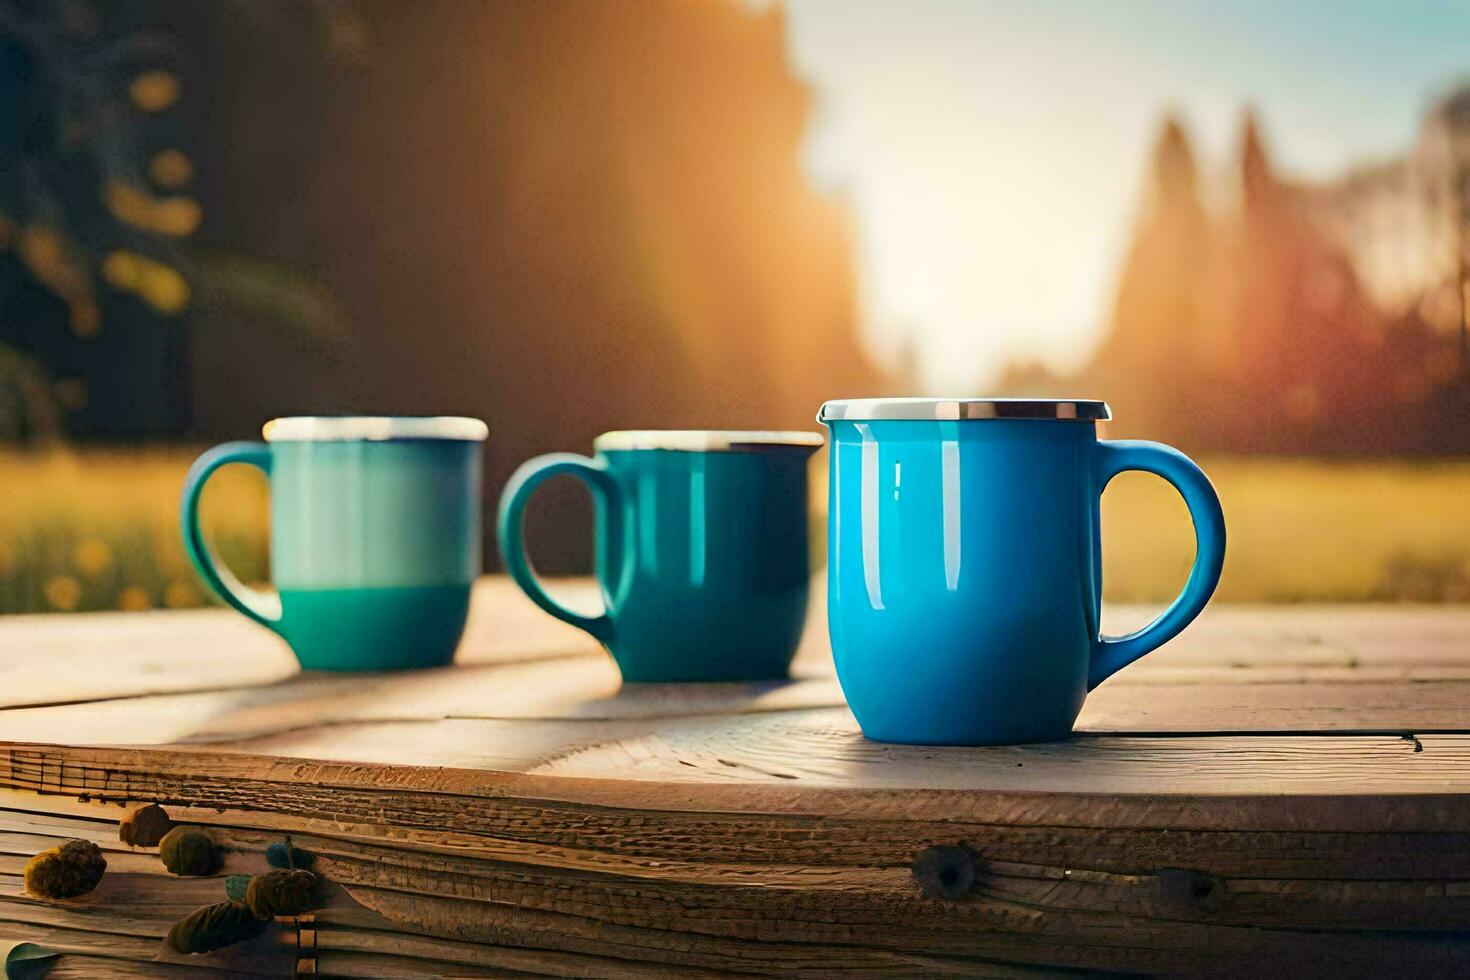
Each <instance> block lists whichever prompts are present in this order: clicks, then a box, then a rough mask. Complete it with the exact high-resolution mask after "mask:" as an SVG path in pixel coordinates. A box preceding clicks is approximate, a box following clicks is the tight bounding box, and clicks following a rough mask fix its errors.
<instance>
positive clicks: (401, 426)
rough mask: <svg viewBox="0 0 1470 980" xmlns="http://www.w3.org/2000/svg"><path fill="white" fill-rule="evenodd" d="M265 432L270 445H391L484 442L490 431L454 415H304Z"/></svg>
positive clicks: (272, 425) (268, 427)
mask: <svg viewBox="0 0 1470 980" xmlns="http://www.w3.org/2000/svg"><path fill="white" fill-rule="evenodd" d="M262 432H263V434H264V436H265V441H266V442H387V441H389V440H391V439H450V440H456V441H460V442H483V441H484V440H485V437H486V436H487V435H489V432H490V430H489V428H488V427H487V426H486V425H485V423H484V422H481V421H480V420H479V419H471V418H462V417H459V416H453V415H438V416H432V417H424V418H410V417H398V416H375V415H343V416H329V415H300V416H295V417H292V418H284V419H272V420H271V421H269V422H267V423H266V424H265V428H264V429H263V430H262Z"/></svg>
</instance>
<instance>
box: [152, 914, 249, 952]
mask: <svg viewBox="0 0 1470 980" xmlns="http://www.w3.org/2000/svg"><path fill="white" fill-rule="evenodd" d="M265 926H266V924H265V922H263V921H262V920H260V919H257V918H256V917H255V916H254V915H252V914H251V912H250V910H249V909H248V908H246V907H245V906H243V905H241V904H240V903H239V902H220V903H219V904H218V905H206V906H205V907H204V908H202V909H196V910H195V911H193V912H190V913H189V914H188V915H186V916H184V917H183V918H182V919H180V920H179V921H178V922H175V923H174V927H173V928H172V929H170V930H169V931H168V944H169V945H170V946H172V947H173V948H174V949H176V950H178V951H179V952H180V953H212V952H214V951H215V950H217V949H223V948H224V947H226V946H232V945H234V944H235V943H238V942H241V941H242V940H246V939H252V938H254V937H255V936H258V935H260V934H261V933H262V932H264V931H265Z"/></svg>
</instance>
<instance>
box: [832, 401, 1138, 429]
mask: <svg viewBox="0 0 1470 980" xmlns="http://www.w3.org/2000/svg"><path fill="white" fill-rule="evenodd" d="M1112 417H1113V411H1112V409H1110V408H1109V407H1108V403H1107V402H1105V401H1095V400H1092V399H1085V398H974V397H959V398H848V399H840V400H837V401H829V402H824V403H823V404H822V408H821V410H820V411H818V412H817V421H818V422H821V423H823V424H826V423H828V422H842V421H858V422H867V421H881V420H885V419H888V420H895V421H909V420H912V421H930V422H952V421H977V422H979V421H987V420H995V419H1040V420H1051V421H1059V422H1104V421H1107V420H1108V419H1111V418H1112Z"/></svg>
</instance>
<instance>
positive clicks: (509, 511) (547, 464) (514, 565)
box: [496, 453, 622, 643]
mask: <svg viewBox="0 0 1470 980" xmlns="http://www.w3.org/2000/svg"><path fill="white" fill-rule="evenodd" d="M554 476H575V477H577V478H578V479H580V480H581V481H582V482H584V483H586V484H587V488H588V489H589V490H590V491H591V492H592V494H593V496H594V497H597V498H599V499H600V500H601V502H602V505H603V507H604V509H605V510H606V511H607V512H608V514H609V515H613V514H616V513H617V512H618V508H619V507H620V506H621V505H622V490H621V489H620V488H619V486H618V482H617V478H616V477H614V476H613V475H612V473H611V472H610V471H609V470H608V468H607V464H605V463H603V462H602V461H601V460H597V459H590V458H588V457H586V456H578V455H576V454H575V453H548V454H547V455H545V456H537V457H536V458H535V459H530V460H527V461H526V462H524V463H522V464H521V466H520V468H519V469H517V470H516V471H515V473H513V474H511V478H510V482H509V483H507V484H506V485H505V490H504V491H503V492H502V493H501V495H500V513H499V517H498V520H497V521H496V537H497V538H499V540H500V557H501V560H502V561H504V562H505V569H506V571H507V572H509V573H510V577H511V578H512V579H514V580H515V583H516V584H517V585H519V586H520V587H521V589H522V591H524V592H525V593H526V595H528V596H530V597H531V601H532V602H534V603H536V605H538V606H540V607H541V608H542V609H544V610H545V611H546V612H548V613H550V614H551V615H553V616H555V617H556V618H557V619H560V620H561V621H563V622H566V623H571V624H572V625H573V626H575V627H577V628H578V629H581V630H586V631H587V632H588V633H591V634H592V635H593V636H594V637H596V638H597V639H598V640H600V641H601V642H603V643H607V642H608V641H609V640H610V639H611V638H612V631H613V622H612V617H611V616H610V615H609V614H608V613H607V612H606V611H604V612H602V613H601V614H600V615H597V616H583V615H582V614H581V613H578V612H574V611H572V610H571V609H568V608H567V607H566V606H564V605H562V604H561V603H559V602H557V601H556V600H555V599H553V598H552V597H551V596H549V595H547V593H546V590H545V589H544V588H542V587H541V583H540V581H538V580H537V578H536V572H535V570H534V569H533V568H532V567H531V560H530V559H529V558H528V557H526V534H525V514H526V505H527V504H528V503H530V502H531V497H532V496H533V495H534V494H535V493H536V488H537V487H539V486H540V485H541V484H542V483H544V482H545V481H547V480H549V479H551V478H552V477H554Z"/></svg>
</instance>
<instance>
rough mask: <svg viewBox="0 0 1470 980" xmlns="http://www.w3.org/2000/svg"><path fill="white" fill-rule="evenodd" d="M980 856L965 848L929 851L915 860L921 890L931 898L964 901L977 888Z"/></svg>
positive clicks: (953, 847)
mask: <svg viewBox="0 0 1470 980" xmlns="http://www.w3.org/2000/svg"><path fill="white" fill-rule="evenodd" d="M977 857H978V855H977V854H976V853H975V852H974V851H972V850H970V849H969V848H968V847H965V846H963V845H958V846H957V845H953V844H942V845H938V846H935V847H930V848H926V849H925V850H924V851H922V852H921V853H920V854H919V856H918V857H916V858H914V863H913V865H912V871H913V873H914V880H915V881H916V882H918V883H919V888H920V889H921V890H922V891H923V892H924V894H925V895H928V896H929V897H930V898H947V899H950V900H951V901H953V900H955V899H960V898H964V897H965V896H966V895H968V894H969V893H970V889H971V888H974V887H975V879H976V877H977V876H978V868H977V864H978V862H977V860H976V858H977Z"/></svg>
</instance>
